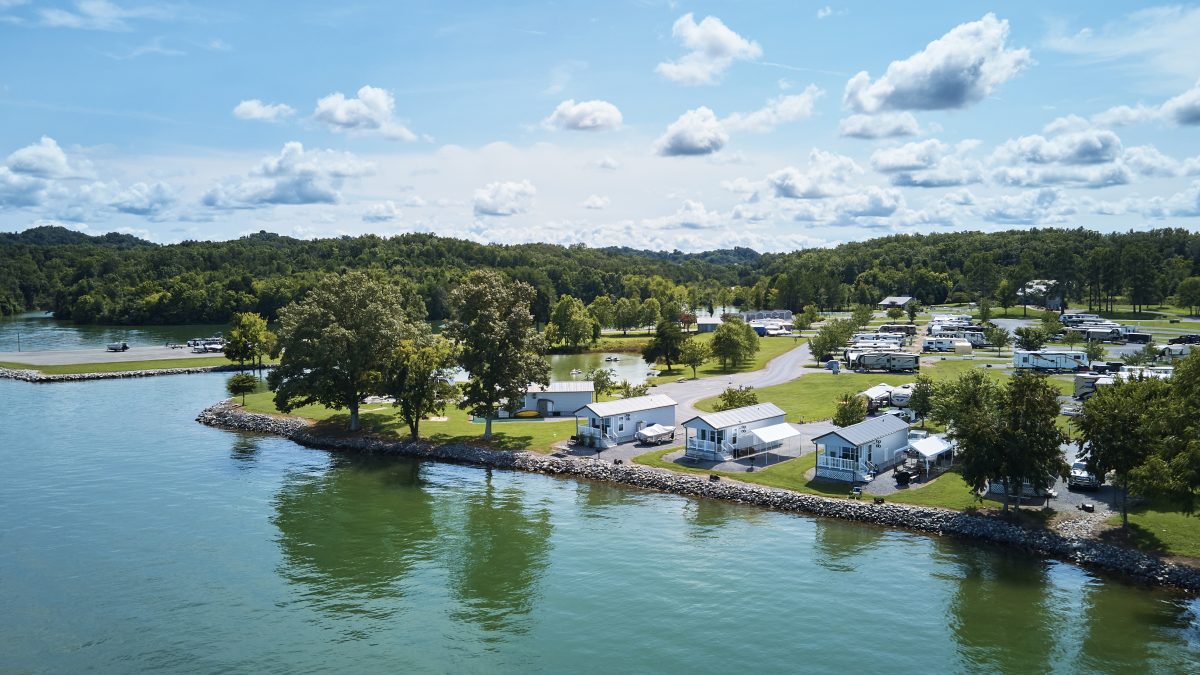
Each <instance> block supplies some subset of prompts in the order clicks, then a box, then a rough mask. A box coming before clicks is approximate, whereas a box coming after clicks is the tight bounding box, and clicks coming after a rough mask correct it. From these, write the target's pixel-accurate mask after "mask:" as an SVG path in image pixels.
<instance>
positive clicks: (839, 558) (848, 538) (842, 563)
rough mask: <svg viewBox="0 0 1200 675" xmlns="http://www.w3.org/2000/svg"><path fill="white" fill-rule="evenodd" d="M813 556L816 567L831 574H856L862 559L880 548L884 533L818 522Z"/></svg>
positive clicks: (862, 527)
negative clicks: (874, 549) (854, 572)
mask: <svg viewBox="0 0 1200 675" xmlns="http://www.w3.org/2000/svg"><path fill="white" fill-rule="evenodd" d="M813 525H814V527H813V553H814V554H815V555H816V563H817V564H818V565H820V566H821V567H824V568H825V569H827V570H830V571H831V572H853V571H855V570H856V569H858V561H859V559H860V557H861V556H866V555H867V554H868V553H869V552H870V550H871V549H873V548H875V547H876V546H877V545H878V544H879V540H880V539H882V538H883V536H884V531H883V530H882V529H880V528H877V527H871V526H869V525H857V524H848V523H835V522H830V521H827V520H815V521H814V523H813Z"/></svg>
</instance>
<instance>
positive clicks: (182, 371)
mask: <svg viewBox="0 0 1200 675" xmlns="http://www.w3.org/2000/svg"><path fill="white" fill-rule="evenodd" d="M264 367H265V368H274V366H264ZM239 370H246V369H245V368H241V367H239V366H236V365H223V366H197V367H194V368H147V369H144V370H124V371H113V372H107V373H74V374H70V375H50V374H47V373H43V372H41V371H40V370H27V369H17V368H0V379H8V380H20V381H21V382H33V383H35V384H44V383H48V382H82V381H84V380H120V379H125V378H131V377H154V376H156V375H190V374H193V373H228V372H237V371H239Z"/></svg>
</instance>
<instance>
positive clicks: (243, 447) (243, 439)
mask: <svg viewBox="0 0 1200 675" xmlns="http://www.w3.org/2000/svg"><path fill="white" fill-rule="evenodd" d="M260 440H261V439H260V438H259V437H258V436H250V435H248V434H234V436H233V445H232V446H231V447H230V448H229V458H230V459H232V460H234V461H235V462H239V463H240V464H242V465H243V468H249V467H250V466H253V465H254V463H255V460H256V459H258V443H259V441H260Z"/></svg>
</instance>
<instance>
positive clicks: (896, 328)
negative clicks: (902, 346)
mask: <svg viewBox="0 0 1200 675" xmlns="http://www.w3.org/2000/svg"><path fill="white" fill-rule="evenodd" d="M878 332H880V333H900V334H903V335H916V334H917V327H916V325H914V324H911V323H885V324H883V325H882V326H880V327H879V329H878Z"/></svg>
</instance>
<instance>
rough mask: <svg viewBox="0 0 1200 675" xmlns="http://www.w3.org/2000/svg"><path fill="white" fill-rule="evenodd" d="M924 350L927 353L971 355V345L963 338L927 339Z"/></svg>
mask: <svg viewBox="0 0 1200 675" xmlns="http://www.w3.org/2000/svg"><path fill="white" fill-rule="evenodd" d="M923 349H924V350H925V351H927V352H954V353H955V354H970V353H971V343H970V342H968V341H966V340H964V339H962V338H950V337H934V338H925V344H924V347H923Z"/></svg>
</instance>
